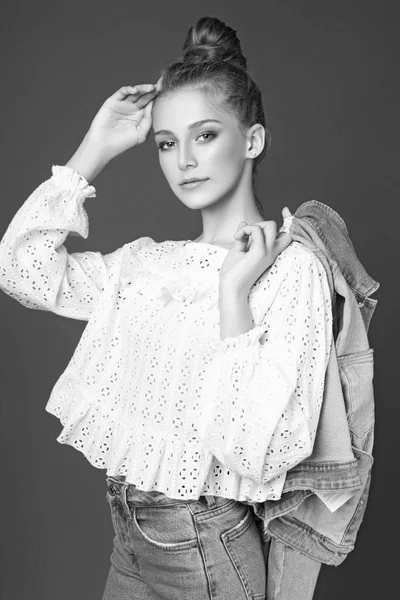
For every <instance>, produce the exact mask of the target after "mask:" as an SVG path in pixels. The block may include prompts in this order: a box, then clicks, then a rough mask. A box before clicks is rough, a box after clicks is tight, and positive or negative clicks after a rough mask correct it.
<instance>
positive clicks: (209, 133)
mask: <svg viewBox="0 0 400 600" xmlns="http://www.w3.org/2000/svg"><path fill="white" fill-rule="evenodd" d="M203 135H211V136H212V137H211V139H213V138H215V137H217V134H216V133H212V132H211V131H208V132H207V133H201V134H200V135H199V137H201V136H203Z"/></svg>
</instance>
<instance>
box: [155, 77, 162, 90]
mask: <svg viewBox="0 0 400 600" xmlns="http://www.w3.org/2000/svg"><path fill="white" fill-rule="evenodd" d="M155 88H156V90H158V91H159V92H161V88H162V76H161V77H160V79H159V80H158V81H157V83H156V85H155Z"/></svg>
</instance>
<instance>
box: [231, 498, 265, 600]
mask: <svg viewBox="0 0 400 600" xmlns="http://www.w3.org/2000/svg"><path fill="white" fill-rule="evenodd" d="M221 540H222V542H223V544H224V546H225V549H226V552H227V553H228V555H229V557H230V559H231V561H232V563H233V566H234V568H235V570H236V572H237V574H238V576H239V578H240V580H241V583H242V586H243V588H244V590H245V592H246V596H247V598H248V599H249V600H265V589H266V566H265V560H264V550H263V544H262V539H261V534H260V530H259V528H258V526H257V523H256V521H255V516H254V514H253V511H252V510H251V508H250V507H248V509H247V511H246V515H245V516H244V518H243V519H242V520H241V521H239V523H237V525H235V526H234V527H232V528H231V529H228V531H225V532H224V533H223V534H222V535H221Z"/></svg>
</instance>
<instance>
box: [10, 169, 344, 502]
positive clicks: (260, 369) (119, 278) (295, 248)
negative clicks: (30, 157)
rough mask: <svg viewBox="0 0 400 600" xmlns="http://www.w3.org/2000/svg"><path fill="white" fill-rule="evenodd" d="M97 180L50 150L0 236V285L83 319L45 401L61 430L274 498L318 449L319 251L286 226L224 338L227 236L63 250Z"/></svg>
mask: <svg viewBox="0 0 400 600" xmlns="http://www.w3.org/2000/svg"><path fill="white" fill-rule="evenodd" d="M95 196H96V193H95V188H94V187H93V186H91V185H89V184H88V182H87V181H86V180H85V179H84V178H83V177H82V176H81V175H80V174H79V173H77V172H76V171H74V170H72V169H70V168H69V167H65V166H59V165H53V167H52V176H51V177H50V179H48V180H47V181H45V182H43V183H42V184H41V185H40V186H39V187H38V188H37V189H36V190H35V191H34V192H33V193H32V194H31V196H30V197H29V198H28V199H27V200H26V201H25V203H24V204H23V205H22V206H21V208H20V209H19V210H18V212H17V213H16V215H15V216H14V218H13V220H12V221H11V223H10V225H9V227H8V229H7V230H6V232H5V234H4V236H3V239H2V240H1V243H0V288H1V289H2V290H3V291H4V292H5V293H7V294H8V295H10V296H11V297H13V298H14V299H16V300H17V301H18V302H20V303H21V304H23V305H24V306H26V307H28V308H32V309H36V310H46V311H52V312H54V313H55V314H58V315H62V316H64V317H68V318H74V319H80V320H85V321H87V322H88V323H87V326H86V328H85V330H84V332H83V334H82V336H81V338H80V340H79V343H78V345H77V347H76V350H75V352H74V354H73V356H72V358H71V360H70V362H69V364H68V365H67V368H66V369H65V370H64V372H63V373H62V374H61V376H60V377H59V379H58V380H57V381H56V383H55V385H54V387H53V389H52V391H51V395H50V398H49V400H48V402H47V405H46V410H47V411H48V412H49V413H51V414H53V415H55V416H56V417H57V418H58V419H59V420H60V422H61V424H62V430H61V432H60V434H59V436H58V438H57V440H58V441H59V442H60V443H63V444H69V445H71V446H73V447H75V448H76V449H77V450H79V451H80V452H82V453H83V455H84V456H85V457H86V458H87V460H88V461H89V462H90V463H91V464H92V465H93V466H95V467H97V468H100V469H106V472H107V475H112V476H116V475H124V476H125V477H126V480H127V481H128V482H130V483H133V484H135V485H136V486H137V487H138V488H139V489H142V490H145V491H150V490H156V491H159V492H163V493H165V494H166V495H168V496H169V497H172V498H182V499H197V498H198V497H199V496H200V495H202V494H211V495H217V496H223V497H226V498H234V499H236V500H240V501H242V502H262V501H264V500H271V499H272V500H274V499H275V500H276V499H279V498H280V496H281V493H282V489H283V485H284V482H285V477H286V472H287V470H288V469H290V468H291V467H293V466H295V465H296V464H298V463H299V462H301V461H302V460H304V459H305V458H306V457H307V456H309V455H310V454H311V453H312V448H313V443H314V440H315V434H316V428H317V425H318V419H319V414H320V410H321V403H322V395H323V387H324V378H325V371H326V366H327V363H328V359H329V354H330V346H331V343H332V307H331V300H330V292H329V286H328V282H327V280H326V274H325V271H324V268H323V266H322V265H321V264H320V263H319V260H318V259H317V258H316V256H314V254H313V253H312V252H311V251H310V250H309V249H308V248H307V247H305V246H304V245H302V244H301V243H299V242H292V244H290V245H289V246H288V247H287V248H286V249H285V250H284V251H283V252H282V253H281V254H280V255H279V256H278V257H277V259H276V261H275V262H274V264H273V265H272V266H271V267H270V268H269V269H267V270H266V271H265V272H264V273H263V274H262V276H261V277H260V278H259V279H258V280H257V281H256V282H255V283H254V285H253V286H252V288H251V291H250V293H249V296H248V302H249V307H250V311H251V314H252V318H253V322H254V326H253V328H252V329H250V330H249V331H247V332H245V333H243V334H241V335H238V336H235V337H227V338H225V339H224V340H221V339H220V333H219V318H220V313H219V303H218V285H219V271H220V268H221V265H222V264H223V261H224V258H225V256H226V255H227V253H228V251H227V250H225V249H223V248H219V247H216V246H211V245H210V244H203V243H201V242H199V243H197V242H192V241H191V240H180V241H175V240H167V241H164V242H156V241H155V240H154V239H152V238H151V237H148V236H144V237H141V238H138V239H136V240H134V241H133V242H130V243H128V244H125V245H124V246H122V247H120V248H118V249H117V250H115V251H114V252H111V253H109V254H101V253H100V252H92V251H86V252H74V253H68V252H67V249H66V247H65V245H64V242H65V239H66V237H67V236H68V235H69V234H71V235H81V236H82V237H84V238H87V237H88V234H89V220H88V214H87V212H86V209H85V207H84V202H85V200H86V199H87V198H95ZM93 209H95V207H94V206H93Z"/></svg>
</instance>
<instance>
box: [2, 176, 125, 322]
mask: <svg viewBox="0 0 400 600" xmlns="http://www.w3.org/2000/svg"><path fill="white" fill-rule="evenodd" d="M95 196H96V192H95V188H94V187H93V186H91V185H89V184H88V182H87V181H86V179H85V178H84V177H83V176H82V175H81V174H80V173H78V172H77V171H75V170H73V169H71V168H70V167H67V166H60V165H53V166H52V176H51V177H50V179H48V180H46V181H45V182H43V183H42V184H41V185H39V187H38V188H37V189H36V190H34V192H33V193H32V194H31V195H30V196H29V198H28V199H27V200H26V201H25V202H24V204H23V205H22V206H21V207H20V209H19V210H18V211H17V213H16V214H15V216H14V218H13V220H12V221H11V223H10V225H9V226H8V228H7V230H6V232H5V234H4V236H3V238H2V240H1V242H0V289H2V290H3V291H4V292H5V293H6V294H8V295H9V296H11V297H12V298H14V299H16V300H17V301H18V302H20V303H21V304H23V305H24V306H26V307H27V308H32V309H37V310H47V311H52V312H54V313H56V314H58V315H62V316H64V317H70V318H74V319H81V320H89V318H90V315H91V313H92V311H93V309H94V307H95V305H96V303H97V301H98V298H99V296H100V294H101V292H102V291H103V289H104V286H105V284H106V282H107V280H108V277H109V273H110V272H111V271H112V269H113V266H114V264H115V263H116V262H117V261H118V259H119V256H120V253H121V251H122V249H123V248H119V249H118V250H116V251H114V252H111V253H110V254H106V255H102V254H101V253H100V252H92V251H87V252H73V253H71V254H68V252H67V249H66V248H65V246H64V245H63V243H64V241H65V239H66V237H67V236H68V234H71V235H81V236H82V237H84V238H87V237H88V234H89V222H88V216H87V213H86V211H85V209H84V207H83V203H84V201H85V200H86V198H93V197H95Z"/></svg>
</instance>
